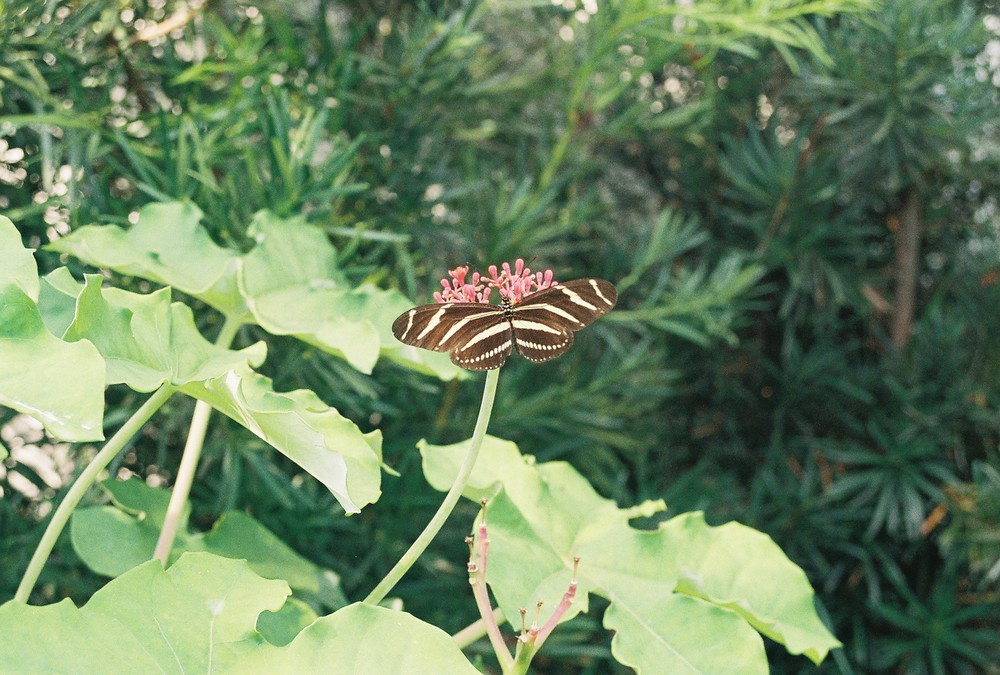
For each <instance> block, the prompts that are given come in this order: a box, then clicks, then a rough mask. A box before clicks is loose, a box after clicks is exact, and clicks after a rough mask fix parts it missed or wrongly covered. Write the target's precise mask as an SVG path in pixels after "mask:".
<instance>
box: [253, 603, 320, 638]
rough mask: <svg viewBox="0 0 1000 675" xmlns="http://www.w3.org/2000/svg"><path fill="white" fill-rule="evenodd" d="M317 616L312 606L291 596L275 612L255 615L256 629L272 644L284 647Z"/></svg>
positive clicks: (268, 611)
mask: <svg viewBox="0 0 1000 675" xmlns="http://www.w3.org/2000/svg"><path fill="white" fill-rule="evenodd" d="M318 618H319V616H318V615H317V614H316V612H314V611H313V608H312V607H310V606H309V605H307V604H306V603H304V602H302V601H301V600H298V599H297V598H294V597H293V598H288V600H286V601H285V604H284V605H282V606H281V609H279V610H278V611H276V612H272V611H270V610H267V611H266V612H261V613H260V616H259V617H257V630H258V631H260V634H261V635H262V636H264V639H265V640H267V641H268V642H270V643H271V644H272V645H276V646H278V647H284V646H285V645H287V644H288V643H289V642H291V641H292V640H294V639H295V636H296V635H298V634H299V633H301V632H302V629H303V628H305V627H306V626H308V625H309V624H311V623H312V622H313V621H315V620H316V619H318Z"/></svg>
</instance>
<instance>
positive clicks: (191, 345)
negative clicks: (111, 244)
mask: <svg viewBox="0 0 1000 675" xmlns="http://www.w3.org/2000/svg"><path fill="white" fill-rule="evenodd" d="M45 281H46V283H47V285H48V286H49V287H50V288H51V289H52V290H53V291H56V292H59V293H62V294H64V295H66V296H68V297H71V298H75V299H76V313H75V316H74V318H73V322H72V323H71V324H70V325H69V327H68V328H67V329H66V335H65V337H66V339H67V340H81V339H87V340H89V341H90V342H92V343H93V344H94V345H95V346H96V347H97V349H98V351H100V353H101V356H103V357H104V360H105V362H106V363H107V367H108V375H107V380H108V383H109V384H119V383H123V384H127V385H128V386H129V387H131V388H132V389H135V390H136V391H153V390H154V389H157V388H158V387H159V386H160V385H162V384H164V383H169V384H172V385H175V386H180V385H183V384H186V383H188V382H192V381H199V380H204V379H208V378H212V377H217V376H220V375H223V374H224V373H227V372H229V371H231V370H233V369H235V368H241V367H244V366H246V365H247V364H252V365H260V364H261V363H263V361H264V357H265V353H266V348H265V346H264V344H263V343H262V342H258V343H257V344H255V345H252V346H250V347H247V348H246V349H243V350H240V351H234V350H231V349H225V348H223V347H219V346H217V345H214V344H212V343H211V342H209V341H208V340H206V339H205V338H204V337H202V335H201V333H199V332H198V329H197V327H196V326H195V324H194V316H193V314H192V313H191V309H190V308H189V307H188V306H187V305H185V304H183V303H180V302H171V301H170V289H169V288H164V289H161V290H159V291H155V292H153V293H150V294H148V295H142V294H139V293H130V292H128V291H123V290H120V289H117V288H102V282H103V277H101V276H100V275H98V274H89V275H87V277H86V281H85V283H84V284H83V285H82V286H81V285H80V284H78V283H77V282H76V280H74V279H73V278H72V276H71V275H70V273H69V271H68V270H66V268H60V269H58V270H56V271H55V272H53V273H52V274H49V275H48V276H46V277H45Z"/></svg>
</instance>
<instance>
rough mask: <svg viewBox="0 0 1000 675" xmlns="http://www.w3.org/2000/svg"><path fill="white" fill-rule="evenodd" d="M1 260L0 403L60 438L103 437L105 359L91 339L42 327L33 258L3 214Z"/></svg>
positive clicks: (0, 231) (1, 217)
mask: <svg viewBox="0 0 1000 675" xmlns="http://www.w3.org/2000/svg"><path fill="white" fill-rule="evenodd" d="M0 260H2V261H3V262H2V263H0V405H5V406H7V407H9V408H13V409H15V410H18V411H20V412H23V413H26V414H28V415H31V416H32V417H34V418H35V419H37V420H38V421H39V422H41V423H42V424H43V425H44V426H45V429H46V430H47V431H48V432H49V433H50V434H52V435H53V436H56V437H58V438H61V439H63V440H67V441H93V440H100V439H102V438H104V434H103V425H102V419H103V416H104V385H105V366H104V361H103V360H102V359H101V356H100V354H99V353H98V351H97V349H95V348H94V345H92V344H91V343H89V342H87V341H80V342H64V341H63V340H60V339H59V338H58V337H57V336H56V335H53V334H52V333H51V332H50V331H49V329H48V328H47V327H46V325H45V323H44V321H43V317H42V314H41V312H40V310H39V307H38V304H37V303H38V300H39V280H38V269H37V267H36V266H35V259H34V257H33V256H32V254H31V251H30V250H29V249H26V248H25V247H24V245H23V244H22V243H21V235H20V234H19V233H18V231H17V228H15V227H14V224H13V223H12V222H11V221H10V220H9V219H7V218H4V217H3V216H0Z"/></svg>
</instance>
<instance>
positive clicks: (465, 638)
mask: <svg viewBox="0 0 1000 675" xmlns="http://www.w3.org/2000/svg"><path fill="white" fill-rule="evenodd" d="M493 616H494V617H496V621H497V623H498V624H500V623H503V622H504V621H506V620H507V617H506V615H504V613H503V610H502V609H500V608H499V607H497V608H496V609H494V610H493ZM487 635H488V631H487V628H486V620H485V619H483V618H482V617H479V619H477V620H476V621H473V622H472V623H470V624H469V625H468V626H466V627H465V628H463V629H462V630H460V631H458V632H457V633H455V634H454V635H452V636H451V639H452V640H454V641H455V644H456V645H458V646H459V648H460V649H465V648H466V647H468V646H469V645H471V644H472V643H473V642H477V641H478V640H480V639H481V638H484V637H486V636H487Z"/></svg>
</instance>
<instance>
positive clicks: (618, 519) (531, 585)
mask: <svg viewBox="0 0 1000 675" xmlns="http://www.w3.org/2000/svg"><path fill="white" fill-rule="evenodd" d="M421 452H422V453H423V455H424V472H425V474H426V475H427V478H428V480H429V481H430V482H431V484H432V485H433V486H434V487H435V488H437V489H440V490H444V489H447V487H448V486H449V485H450V484H451V480H452V478H453V477H454V475H455V473H456V471H457V467H458V464H459V462H460V461H461V457H462V456H463V454H464V452H465V443H459V444H456V445H452V446H432V445H428V444H424V443H422V444H421ZM465 496H466V497H468V498H470V499H473V500H477V501H478V500H480V499H482V498H489V499H490V500H491V501H490V506H489V510H488V523H489V527H490V539H491V540H492V541H493V545H492V546H491V548H490V561H489V567H488V570H489V577H488V581H489V583H490V585H491V587H492V589H493V592H494V595H495V596H496V598H497V601H498V602H499V604H500V606H501V607H502V608H503V609H504V612H505V613H506V614H507V616H517V614H516V613H513V614H512V613H511V612H516V611H517V608H518V607H523V606H528V605H530V604H532V603H533V602H534V601H535V600H536V599H541V600H543V601H544V602H545V604H546V606H549V607H554V606H556V604H557V603H558V601H559V598H560V596H561V595H562V593H563V592H564V590H565V588H566V585H567V583H568V580H569V578H570V575H571V573H572V566H573V557H574V556H580V558H581V562H580V571H579V577H578V578H579V588H578V598H580V601H579V602H578V603H577V604H578V607H575V608H574V609H573V610H571V611H570V612H568V613H567V617H569V616H573V614H574V611H580V610H582V609H584V608H585V607H586V595H587V593H591V592H593V593H597V594H598V595H601V596H604V597H606V598H608V599H609V600H611V601H612V605H611V608H612V609H611V610H609V611H610V612H611V614H610V615H609V616H606V619H605V620H606V621H608V622H610V623H612V624H614V625H616V626H633V627H636V626H638V627H641V629H642V631H645V632H647V633H648V635H645V637H643V636H636V635H631V634H630V635H624V634H620V637H619V639H618V642H617V644H618V645H619V646H620V647H621V648H622V649H623V650H624V649H625V645H628V644H642V643H643V642H644V641H645V642H649V643H650V644H652V643H654V642H655V643H657V644H659V643H663V644H668V645H670V649H671V650H672V651H676V652H677V653H678V658H682V659H685V660H688V661H690V662H691V663H701V664H702V665H701V666H699V667H700V668H702V670H701V671H699V672H734V671H733V669H734V667H735V666H734V663H736V664H738V665H739V667H740V670H739V671H738V672H755V669H758V670H760V671H761V672H765V671H766V661H765V660H764V652H763V648H762V645H761V644H760V640H759V638H758V637H757V636H756V633H753V631H749V632H748V631H747V630H745V628H747V627H749V626H751V625H752V626H753V627H755V628H757V629H758V630H760V631H761V632H763V633H764V634H766V635H767V636H769V637H771V638H773V639H775V640H777V641H779V642H781V643H782V644H784V645H785V647H786V648H787V649H788V650H789V651H790V652H792V653H795V654H799V653H802V654H805V655H807V656H808V657H809V658H810V659H812V660H813V661H815V662H819V661H821V660H822V659H823V658H824V657H825V656H826V654H827V652H828V651H829V650H830V649H832V648H834V647H837V646H839V644H840V643H839V642H838V641H837V640H836V639H835V638H834V637H833V636H832V635H831V634H830V633H829V631H828V630H827V629H826V628H825V627H824V626H823V624H822V622H821V621H820V620H819V618H818V616H817V615H816V612H815V609H814V607H813V590H812V588H811V587H810V585H809V583H808V581H807V580H806V578H805V575H804V574H803V573H802V571H801V569H799V568H798V567H797V566H796V565H794V564H793V563H792V562H791V561H790V560H789V559H788V558H787V557H786V556H785V555H784V553H782V552H781V550H780V549H779V548H778V546H777V545H776V544H775V543H774V542H773V541H772V540H771V539H770V538H769V537H767V536H766V535H764V534H761V533H760V532H757V531H755V530H752V529H750V528H747V527H745V526H742V525H739V524H737V523H729V524H727V525H724V526H722V527H717V528H716V527H709V526H708V525H707V524H706V523H705V521H704V518H703V517H702V515H701V514H700V513H689V514H683V515H680V516H677V517H675V518H673V519H671V520H669V521H667V522H666V523H663V524H662V525H661V526H660V527H659V528H658V529H656V530H652V531H650V530H637V529H635V528H632V527H631V526H629V522H628V521H629V519H630V518H634V517H636V516H638V515H645V516H649V515H652V514H653V513H655V512H656V511H657V510H660V509H662V508H663V505H662V504H661V503H656V502H652V503H646V504H643V505H641V506H640V507H637V508H634V509H629V510H622V509H619V508H618V507H617V506H616V505H615V504H614V503H613V502H611V501H609V500H606V499H604V498H602V497H600V496H599V495H597V493H595V492H594V490H593V488H592V487H591V486H590V484H589V483H588V482H587V481H586V479H584V478H583V477H582V476H581V475H580V474H579V473H578V472H577V471H576V470H575V469H573V468H572V467H571V466H570V465H569V464H567V463H565V462H548V463H545V464H540V465H536V464H534V463H533V461H531V459H530V458H526V457H522V456H521V454H520V453H519V452H518V449H517V447H516V446H515V445H514V444H513V443H509V442H505V441H501V440H499V439H495V438H487V440H486V443H485V445H484V447H483V451H482V455H481V458H480V460H479V462H478V463H477V465H476V468H475V470H474V471H473V474H472V477H471V479H470V481H469V487H468V488H467V489H466V491H465ZM678 593H680V594H685V595H686V596H688V597H697V598H698V599H700V600H704V601H706V602H684V603H676V602H673V601H671V605H670V606H671V608H672V609H671V611H672V612H674V615H673V616H671V617H665V616H664V615H663V612H662V610H661V609H658V607H659V605H658V604H657V603H650V602H648V599H649V598H661V599H663V600H664V601H666V599H667V598H670V597H672V596H673V595H675V594H678ZM707 603H711V606H712V607H713V608H714V609H712V610H711V612H708V607H707V606H706V605H707ZM719 612H723V613H729V614H731V616H732V617H733V618H738V619H739V622H735V623H734V622H733V621H732V620H731V619H722V618H721V617H722V616H723V615H722V614H720V613H719ZM708 614H710V615H711V616H708ZM626 617H634V618H633V619H627V618H626ZM677 621H686V622H688V623H690V624H692V625H694V626H701V631H700V632H699V631H698V630H696V629H695V628H690V629H688V630H685V631H681V632H680V633H678V632H675V631H674V628H672V627H676V622H677ZM637 622H638V623H637ZM721 624H726V625H729V626H730V627H732V628H733V632H732V633H730V634H727V635H726V637H725V640H726V641H729V642H730V644H731V646H730V649H729V650H726V651H719V652H713V653H714V654H715V657H713V658H717V660H714V661H712V662H711V663H707V662H705V661H703V659H704V658H706V650H705V647H704V645H705V644H707V643H709V642H710V641H711V640H719V639H720V637H719V635H718V634H717V633H715V632H713V631H714V630H715V627H718V626H719V625H721ZM740 624H743V627H742V628H737V627H738V626H739V625H740ZM622 630H624V628H623V629H622ZM652 654H653V652H648V653H647V655H652ZM749 654H754V655H755V656H754V657H753V659H751V660H750V661H744V659H746V658H748V656H747V655H749ZM737 655H739V659H737ZM620 657H621V658H622V660H623V661H625V662H627V663H630V664H631V665H633V666H635V667H645V668H647V669H649V671H648V672H660V671H659V670H658V667H657V665H656V664H657V661H656V659H655V658H652V657H651V656H650V660H648V661H634V660H630V659H635V658H639V657H642V658H643V659H644V658H646V657H645V656H642V655H641V654H639V655H638V656H637V653H636V652H635V651H634V650H631V649H630V650H628V651H627V653H625V652H623V653H622V654H620ZM731 659H736V660H735V661H734V660H731Z"/></svg>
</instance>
